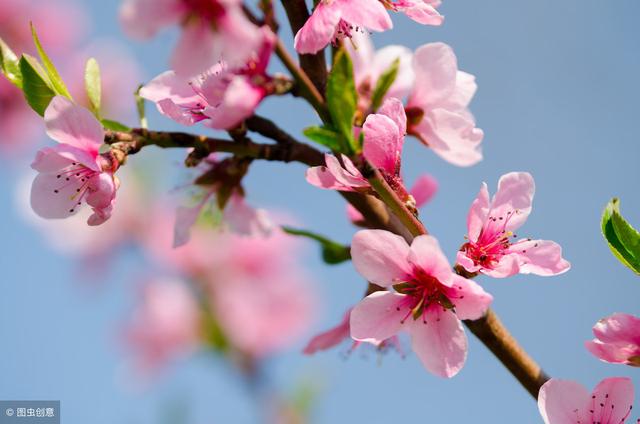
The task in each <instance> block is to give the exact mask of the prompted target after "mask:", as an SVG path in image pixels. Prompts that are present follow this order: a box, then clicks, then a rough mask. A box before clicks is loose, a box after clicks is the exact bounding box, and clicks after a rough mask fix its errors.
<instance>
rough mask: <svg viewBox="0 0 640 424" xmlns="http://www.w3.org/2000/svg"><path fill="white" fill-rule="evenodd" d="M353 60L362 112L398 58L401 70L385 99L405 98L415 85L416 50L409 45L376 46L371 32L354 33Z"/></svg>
mask: <svg viewBox="0 0 640 424" xmlns="http://www.w3.org/2000/svg"><path fill="white" fill-rule="evenodd" d="M345 48H346V49H347V51H348V52H349V56H350V57H351V61H352V62H353V75H354V78H355V82H356V88H357V90H358V103H359V104H358V107H359V109H360V111H361V112H362V113H365V112H367V110H368V109H369V107H370V103H371V96H372V95H373V91H374V90H375V88H376V84H377V83H378V79H379V78H380V76H381V75H382V74H383V73H385V72H386V71H388V70H389V68H390V67H391V65H392V64H393V62H394V61H395V60H396V59H398V60H399V61H400V62H399V66H398V74H397V75H396V79H395V80H394V81H393V84H391V86H390V87H389V89H388V90H387V92H386V94H385V97H384V98H385V99H388V98H390V97H395V98H397V99H401V98H403V97H405V96H406V95H408V94H409V92H410V91H411V87H412V86H413V80H414V74H413V68H412V66H411V61H412V57H413V53H412V52H411V50H409V49H408V48H407V47H404V46H398V45H392V46H385V47H383V48H381V49H380V50H377V51H376V50H374V47H373V43H372V42H371V38H370V37H369V35H368V34H365V33H357V34H354V35H353V43H346V44H345Z"/></svg>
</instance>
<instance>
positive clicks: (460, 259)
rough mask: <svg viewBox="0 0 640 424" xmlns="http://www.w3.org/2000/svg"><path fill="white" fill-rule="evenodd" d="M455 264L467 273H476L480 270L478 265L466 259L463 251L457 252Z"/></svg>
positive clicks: (468, 258)
mask: <svg viewBox="0 0 640 424" xmlns="http://www.w3.org/2000/svg"><path fill="white" fill-rule="evenodd" d="M456 264H457V265H460V266H462V267H463V268H464V269H465V270H467V271H468V272H478V271H480V270H481V269H482V267H481V266H480V265H476V263H475V261H474V260H473V259H471V258H470V257H468V256H467V255H466V253H465V252H463V251H458V253H457V255H456Z"/></svg>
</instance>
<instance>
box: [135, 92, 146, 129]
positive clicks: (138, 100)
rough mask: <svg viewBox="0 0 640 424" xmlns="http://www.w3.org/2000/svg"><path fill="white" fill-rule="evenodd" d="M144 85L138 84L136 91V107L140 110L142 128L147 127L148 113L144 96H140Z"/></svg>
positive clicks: (139, 116)
mask: <svg viewBox="0 0 640 424" xmlns="http://www.w3.org/2000/svg"><path fill="white" fill-rule="evenodd" d="M142 87H144V86H143V85H142V84H140V85H139V86H138V89H137V90H136V92H135V93H134V95H133V96H134V98H135V99H136V109H137V110H138V118H139V119H140V128H144V129H146V128H147V114H146V111H145V103H144V98H143V97H142V96H140V89H141V88H142Z"/></svg>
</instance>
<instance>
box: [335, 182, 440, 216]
mask: <svg viewBox="0 0 640 424" xmlns="http://www.w3.org/2000/svg"><path fill="white" fill-rule="evenodd" d="M437 191H438V181H437V180H436V179H435V178H433V177H432V176H431V175H429V174H422V175H421V176H419V177H418V179H417V180H416V182H415V183H413V187H411V188H410V189H409V195H410V196H411V197H412V198H413V200H414V202H415V208H416V209H419V208H421V207H422V206H424V205H426V204H427V203H428V202H429V201H430V200H431V199H432V198H433V196H435V194H436V192H437ZM347 216H348V217H349V220H350V221H351V222H353V223H354V224H358V223H360V222H363V221H364V217H363V216H362V214H361V213H360V212H359V211H358V210H357V209H356V208H354V207H353V206H352V205H351V204H347Z"/></svg>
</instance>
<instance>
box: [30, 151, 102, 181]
mask: <svg viewBox="0 0 640 424" xmlns="http://www.w3.org/2000/svg"><path fill="white" fill-rule="evenodd" d="M73 162H77V163H80V164H82V165H84V166H85V167H87V168H89V169H92V170H94V171H99V170H100V167H99V166H98V164H97V163H96V158H95V157H94V156H93V155H92V154H89V153H87V152H86V151H85V150H81V149H78V148H77V147H73V146H70V145H68V144H58V145H57V146H55V147H45V148H42V149H40V150H39V151H38V152H37V153H36V158H35V159H34V161H33V162H32V163H31V168H33V169H35V170H36V171H38V172H42V173H56V174H57V173H58V171H60V170H61V169H63V168H66V167H67V166H69V165H71V163H73Z"/></svg>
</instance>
